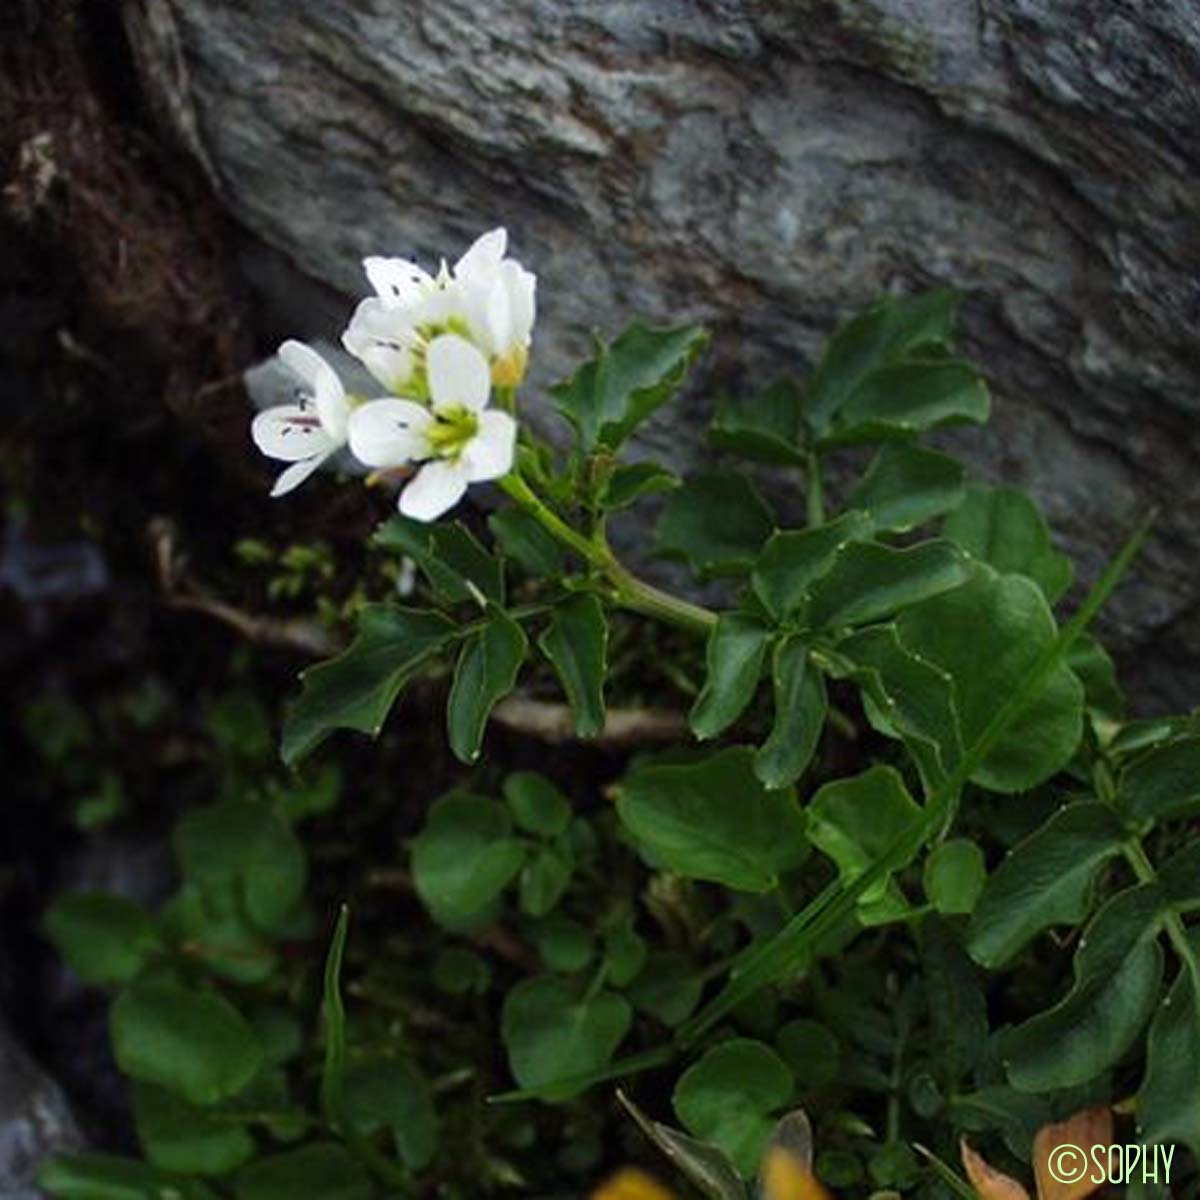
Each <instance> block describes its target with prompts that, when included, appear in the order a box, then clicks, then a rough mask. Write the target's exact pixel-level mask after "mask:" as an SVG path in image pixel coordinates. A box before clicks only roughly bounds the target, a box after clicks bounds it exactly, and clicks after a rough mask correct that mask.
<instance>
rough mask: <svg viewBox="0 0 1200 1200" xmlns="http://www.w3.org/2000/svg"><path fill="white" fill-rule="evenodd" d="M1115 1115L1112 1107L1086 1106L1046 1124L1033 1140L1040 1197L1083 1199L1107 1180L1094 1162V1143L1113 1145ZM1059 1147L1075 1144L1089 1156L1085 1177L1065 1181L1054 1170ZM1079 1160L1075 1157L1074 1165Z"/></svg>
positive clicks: (1047, 1198)
mask: <svg viewBox="0 0 1200 1200" xmlns="http://www.w3.org/2000/svg"><path fill="white" fill-rule="evenodd" d="M1112 1137H1113V1115H1112V1109H1110V1108H1085V1109H1084V1110H1083V1112H1077V1113H1076V1114H1075V1115H1074V1116H1073V1117H1068V1118H1067V1120H1065V1121H1060V1122H1059V1123H1058V1124H1057V1125H1043V1126H1042V1128H1041V1129H1039V1130H1038V1131H1037V1136H1036V1137H1035V1138H1034V1139H1033V1177H1034V1179H1035V1180H1036V1181H1037V1194H1038V1200H1083V1197H1084V1196H1090V1195H1091V1194H1092V1193H1093V1192H1094V1191H1095V1190H1096V1189H1097V1188H1098V1187H1100V1186H1101V1185H1102V1184H1103V1183H1104V1179H1103V1178H1100V1179H1099V1180H1097V1181H1096V1182H1093V1179H1094V1177H1095V1176H1096V1175H1097V1174H1098V1172H1097V1170H1096V1166H1095V1164H1094V1162H1093V1161H1092V1158H1091V1154H1092V1147H1093V1146H1111V1145H1112ZM1059 1146H1075V1147H1078V1149H1080V1150H1081V1151H1082V1152H1083V1154H1084V1155H1085V1159H1086V1168H1087V1169H1086V1170H1084V1172H1083V1177H1082V1178H1081V1179H1078V1180H1076V1181H1074V1182H1072V1183H1061V1182H1060V1181H1059V1180H1057V1179H1055V1178H1054V1176H1053V1175H1052V1174H1051V1173H1050V1156H1051V1154H1052V1153H1053V1152H1054V1151H1055V1150H1056V1149H1057V1148H1058V1147H1059ZM1077 1162H1078V1159H1075V1160H1074V1162H1072V1163H1071V1164H1066V1163H1064V1164H1063V1165H1064V1166H1067V1165H1072V1166H1074V1165H1075V1164H1076V1163H1077Z"/></svg>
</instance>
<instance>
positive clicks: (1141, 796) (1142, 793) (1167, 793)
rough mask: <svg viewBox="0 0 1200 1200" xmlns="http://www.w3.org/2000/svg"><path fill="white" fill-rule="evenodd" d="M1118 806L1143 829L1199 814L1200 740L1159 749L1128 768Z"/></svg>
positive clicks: (1119, 786) (1119, 789) (1181, 740)
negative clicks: (1157, 823)
mask: <svg viewBox="0 0 1200 1200" xmlns="http://www.w3.org/2000/svg"><path fill="white" fill-rule="evenodd" d="M1117 807H1118V808H1119V809H1120V811H1121V812H1122V813H1124V814H1125V816H1126V818H1127V819H1128V820H1129V821H1130V822H1132V823H1133V824H1134V825H1136V826H1138V827H1139V828H1141V829H1149V828H1150V827H1151V826H1152V825H1154V824H1155V823H1156V822H1159V821H1177V820H1181V819H1186V818H1190V817H1194V816H1196V815H1197V814H1198V813H1200V737H1184V738H1179V739H1178V740H1176V741H1173V742H1167V743H1166V744H1165V745H1160V746H1156V747H1155V748H1154V749H1153V750H1150V751H1149V752H1148V753H1146V754H1143V755H1142V756H1141V757H1140V758H1138V759H1136V760H1135V761H1134V762H1133V763H1132V764H1131V765H1130V766H1128V767H1126V769H1125V770H1124V771H1123V772H1122V773H1121V778H1120V781H1119V782H1118V784H1117Z"/></svg>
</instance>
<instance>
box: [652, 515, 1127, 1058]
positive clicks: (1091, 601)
mask: <svg viewBox="0 0 1200 1200" xmlns="http://www.w3.org/2000/svg"><path fill="white" fill-rule="evenodd" d="M1149 529H1150V520H1149V518H1147V519H1145V520H1143V521H1141V522H1140V523H1139V524H1138V526H1137V528H1136V529H1135V530H1134V531H1133V533H1132V534H1131V535H1130V536H1129V537H1128V538H1127V539H1126V540H1125V542H1124V543H1123V544H1122V546H1121V549H1120V550H1119V552H1118V553H1117V554H1116V555H1114V556H1113V558H1112V560H1111V561H1110V562H1109V564H1108V565H1107V567H1106V568H1105V570H1104V572H1103V574H1102V575H1101V576H1100V578H1099V580H1097V582H1096V583H1095V584H1094V585H1093V587H1092V588H1091V590H1090V591H1089V592H1088V595H1087V597H1086V599H1085V600H1084V602H1083V604H1082V605H1081V606H1080V608H1079V609H1078V610H1077V611H1076V613H1075V615H1074V616H1073V617H1072V618H1071V620H1070V621H1069V622H1068V623H1067V625H1066V626H1065V627H1064V628H1063V630H1062V632H1061V633H1059V634H1058V635H1057V636H1056V637H1054V638H1053V640H1052V641H1051V642H1050V643H1049V644H1048V645H1046V646H1044V647H1043V648H1042V649H1041V650H1040V651H1039V652H1038V653H1037V656H1036V657H1035V658H1034V659H1033V661H1032V662H1030V663H1029V665H1028V667H1027V669H1026V671H1025V673H1024V674H1023V675H1021V677H1020V678H1019V679H1017V680H1016V681H1015V684H1014V685H1013V687H1012V688H1011V689H1010V690H1009V691H1008V692H1007V694H1006V696H1005V698H1004V699H1003V700H999V701H998V704H997V707H996V709H995V712H994V714H993V716H992V718H991V719H990V720H989V721H988V723H987V724H986V725H985V726H984V727H983V728H982V729H981V730H980V731H979V732H978V733H977V734H976V735H975V737H974V738H973V740H972V742H971V743H970V744H969V745H967V746H965V747H964V752H963V756H962V759H961V761H960V762H959V764H958V765H957V766H956V767H955V768H954V770H953V771H952V772H950V774H949V775H947V777H946V778H945V779H944V780H942V781H941V782H940V783H939V784H938V785H937V787H936V789H935V790H934V791H933V793H932V795H931V796H930V798H929V803H928V805H927V807H926V809H925V810H924V811H923V813H922V817H921V820H919V821H918V822H916V823H914V825H912V826H911V827H909V828H907V829H905V830H904V831H903V832H902V833H901V834H899V835H898V836H897V838H896V839H895V840H894V841H893V842H892V844H891V845H889V846H888V847H887V850H886V851H885V853H884V854H882V855H881V856H880V857H879V858H878V859H876V860H875V861H874V862H873V863H872V864H871V866H870V867H869V868H868V869H867V870H866V871H865V872H863V874H861V875H860V876H859V877H858V878H857V879H856V880H855V881H854V882H853V883H852V884H850V885H849V886H841V885H836V886H831V887H827V888H825V889H823V890H822V891H821V892H820V893H819V894H818V895H817V896H816V897H814V899H813V900H812V901H811V902H810V903H809V904H807V905H806V906H805V907H804V909H803V910H801V911H800V912H798V913H797V914H796V915H795V916H794V917H792V918H791V919H790V920H789V921H788V922H787V923H786V924H785V925H784V927H783V928H782V929H781V930H780V931H779V932H778V933H776V934H774V935H772V936H769V937H767V938H765V939H763V940H761V941H760V942H759V944H758V946H756V947H755V948H754V950H753V952H752V953H748V954H746V955H745V956H743V958H742V959H741V960H740V961H739V964H738V967H739V969H738V973H737V974H736V975H735V976H733V977H732V978H731V979H730V980H729V981H728V982H727V983H726V984H725V986H724V987H723V988H722V989H721V990H720V991H719V993H718V994H717V995H716V996H714V997H713V999H712V1000H711V1001H709V1003H708V1004H706V1005H705V1006H704V1008H703V1009H702V1010H701V1011H700V1012H699V1013H698V1014H697V1015H696V1016H694V1017H693V1018H691V1020H689V1021H688V1022H687V1024H686V1025H685V1026H684V1027H683V1028H682V1029H681V1030H680V1031H679V1033H678V1035H677V1038H678V1040H679V1042H680V1043H681V1044H682V1045H683V1046H685V1047H686V1046H689V1045H694V1044H695V1042H696V1040H697V1039H698V1038H700V1037H702V1036H703V1035H704V1034H705V1033H707V1032H708V1031H709V1030H711V1029H713V1028H714V1027H715V1026H716V1025H717V1023H718V1022H719V1021H720V1020H721V1019H722V1018H723V1017H724V1016H726V1015H727V1014H729V1013H730V1012H732V1011H733V1010H734V1009H735V1008H737V1006H738V1005H739V1004H740V1003H742V1002H743V1001H744V1000H745V999H746V998H747V997H749V996H752V995H754V994H755V992H757V991H758V990H760V989H761V988H763V987H765V986H768V985H769V984H771V983H773V982H775V981H777V980H780V979H784V978H792V977H793V976H794V974H795V972H796V970H797V968H798V966H799V965H800V964H803V963H804V962H806V961H807V960H808V959H809V956H811V955H812V953H813V952H814V948H815V947H816V946H817V945H818V944H819V943H820V942H821V941H822V940H823V939H825V938H827V937H829V936H830V934H831V933H833V932H834V931H835V930H837V929H839V928H840V927H843V926H844V923H845V921H846V920H847V918H849V917H850V916H851V915H852V914H853V912H854V909H855V906H856V905H857V903H858V900H859V897H860V895H861V894H862V893H863V892H864V891H866V890H867V889H868V888H869V887H871V886H872V884H873V883H875V882H876V881H877V880H878V879H879V878H880V877H882V876H884V875H886V874H887V873H888V872H890V871H893V870H895V869H896V868H897V867H898V866H899V865H902V864H903V863H905V862H907V861H909V860H910V859H911V857H912V855H914V854H915V853H916V852H917V851H918V850H919V849H920V847H921V845H922V844H923V843H924V841H925V840H926V838H928V837H929V836H930V835H931V834H933V833H934V832H936V830H937V828H938V826H939V824H940V823H941V822H944V821H945V820H946V818H947V816H948V815H949V814H951V813H952V812H953V811H954V804H955V801H956V799H957V797H958V795H959V792H960V790H961V788H962V787H963V785H964V784H965V783H966V782H967V781H968V780H969V779H970V777H971V776H972V775H973V774H974V772H975V771H976V770H977V769H978V767H979V765H980V764H981V763H983V762H984V761H985V759H986V757H987V755H988V754H989V753H990V752H991V751H992V750H993V749H994V748H995V747H996V745H997V744H999V743H1000V742H1001V741H1002V739H1003V738H1004V736H1005V735H1006V734H1007V733H1008V732H1009V730H1010V729H1011V728H1012V726H1013V724H1014V723H1015V722H1016V719H1017V718H1018V717H1019V716H1020V715H1021V714H1022V713H1024V712H1025V711H1026V708H1027V706H1028V705H1029V704H1030V703H1031V702H1033V700H1034V699H1035V697H1037V696H1038V695H1039V694H1040V693H1041V692H1042V689H1043V688H1044V686H1045V684H1046V682H1047V680H1049V679H1051V678H1052V677H1053V675H1054V673H1055V672H1056V671H1057V670H1058V669H1059V668H1060V667H1061V666H1062V665H1063V663H1064V661H1065V658H1066V654H1067V651H1068V650H1069V649H1070V646H1071V643H1072V641H1073V640H1074V639H1075V638H1076V637H1078V636H1079V634H1080V633H1082V632H1083V631H1084V630H1085V629H1086V628H1087V626H1088V624H1089V623H1090V622H1091V621H1092V620H1094V619H1095V617H1096V614H1097V613H1098V612H1099V611H1100V609H1101V608H1102V607H1103V605H1104V603H1105V601H1106V600H1107V599H1108V597H1109V596H1110V595H1111V594H1112V592H1113V590H1114V589H1115V588H1116V586H1117V585H1118V583H1119V582H1120V581H1121V579H1122V578H1123V577H1124V576H1125V574H1126V573H1127V571H1128V570H1129V567H1130V564H1131V563H1132V562H1133V560H1134V558H1135V557H1136V556H1137V554H1138V551H1139V550H1140V549H1141V547H1142V546H1143V545H1144V543H1145V540H1146V537H1147V535H1148V533H1149ZM655 1053H656V1052H653V1051H651V1052H647V1057H648V1056H649V1055H652V1054H655ZM662 1053H663V1051H662V1050H661V1049H660V1050H659V1051H658V1052H657V1054H659V1055H661V1054H662ZM653 1061H658V1059H654V1060H653Z"/></svg>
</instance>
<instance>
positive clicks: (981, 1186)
mask: <svg viewBox="0 0 1200 1200" xmlns="http://www.w3.org/2000/svg"><path fill="white" fill-rule="evenodd" d="M959 1149H960V1151H961V1153H962V1164H963V1167H964V1168H965V1169H966V1172H967V1178H968V1179H969V1180H970V1181H971V1186H972V1187H973V1188H974V1189H975V1190H976V1191H977V1192H978V1193H979V1200H1029V1193H1028V1192H1027V1191H1026V1190H1025V1189H1024V1188H1023V1187H1022V1186H1021V1185H1020V1184H1019V1183H1018V1182H1017V1181H1016V1180H1015V1179H1013V1178H1012V1176H1011V1175H1005V1174H1004V1172H1003V1171H997V1170H996V1169H995V1168H994V1167H989V1166H988V1164H987V1163H986V1162H985V1161H984V1160H983V1159H982V1158H980V1157H979V1155H978V1154H976V1153H975V1151H974V1150H972V1149H971V1147H970V1146H969V1145H968V1144H967V1139H966V1138H963V1140H962V1141H961V1142H960V1143H959Z"/></svg>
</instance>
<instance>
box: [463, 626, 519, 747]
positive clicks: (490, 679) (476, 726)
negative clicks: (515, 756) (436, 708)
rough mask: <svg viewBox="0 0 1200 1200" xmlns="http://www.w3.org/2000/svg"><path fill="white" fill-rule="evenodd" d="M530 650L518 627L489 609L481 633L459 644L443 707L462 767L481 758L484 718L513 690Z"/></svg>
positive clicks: (485, 722)
mask: <svg viewBox="0 0 1200 1200" xmlns="http://www.w3.org/2000/svg"><path fill="white" fill-rule="evenodd" d="M528 648H529V641H528V639H527V638H526V637H525V631H524V630H523V629H522V628H521V626H520V625H518V624H517V623H516V621H514V620H513V619H512V617H510V616H509V615H508V613H506V612H505V611H504V610H503V609H500V608H492V607H489V610H488V617H487V621H486V623H485V624H484V626H483V628H482V629H480V630H479V631H478V632H476V633H473V634H471V635H470V637H468V638H467V640H466V641H465V642H463V648H462V652H461V653H460V654H459V656H458V663H457V664H456V665H455V668H454V682H453V684H451V686H450V698H449V700H448V701H447V704H446V728H447V732H448V734H449V738H450V749H451V750H453V751H454V754H455V757H457V758H458V759H459V761H460V762H464V763H473V762H474V761H475V760H476V759H477V758H478V757H479V746H480V743H481V742H482V741H483V728H484V726H485V725H486V724H487V719H488V714H489V713H490V712H491V711H492V709H493V708H494V707H495V705H496V704H497V703H498V702H499V701H500V700H501V699H503V698H504V697H505V696H507V695H508V693H509V692H511V691H512V688H513V684H514V683H516V681H517V672H518V671H519V670H520V669H521V664H522V663H523V662H524V661H525V651H526V650H527V649H528Z"/></svg>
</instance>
